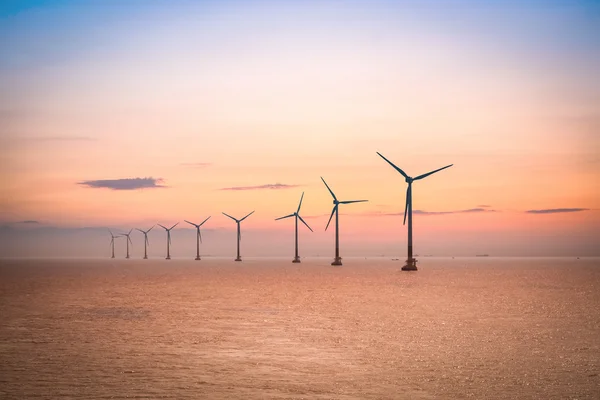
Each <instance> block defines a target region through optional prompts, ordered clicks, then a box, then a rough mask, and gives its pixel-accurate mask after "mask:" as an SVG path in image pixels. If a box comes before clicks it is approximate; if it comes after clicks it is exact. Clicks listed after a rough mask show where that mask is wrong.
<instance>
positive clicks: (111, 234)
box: [107, 228, 115, 236]
mask: <svg viewBox="0 0 600 400" xmlns="http://www.w3.org/2000/svg"><path fill="white" fill-rule="evenodd" d="M107 229H108V228H107ZM108 231H109V232H110V236H115V235H113V233H112V231H111V230H110V229H108Z"/></svg>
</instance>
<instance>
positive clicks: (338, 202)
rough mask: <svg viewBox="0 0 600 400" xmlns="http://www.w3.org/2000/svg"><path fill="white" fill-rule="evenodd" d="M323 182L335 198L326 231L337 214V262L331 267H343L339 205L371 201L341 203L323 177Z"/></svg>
mask: <svg viewBox="0 0 600 400" xmlns="http://www.w3.org/2000/svg"><path fill="white" fill-rule="evenodd" d="M321 180H322V181H323V183H324V184H325V186H327V190H329V193H331V196H332V197H333V210H331V215H330V216H329V221H327V226H326V227H325V230H327V228H329V223H330V222H331V218H333V214H335V260H333V262H332V263H331V265H342V258H341V257H340V225H339V218H338V208H339V205H340V204H350V203H362V202H365V201H369V200H346V201H339V200H338V199H337V197H335V194H333V191H332V190H331V188H330V187H329V185H328V184H327V182H325V179H323V177H321Z"/></svg>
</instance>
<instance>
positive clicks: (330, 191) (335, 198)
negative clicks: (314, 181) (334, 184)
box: [321, 177, 337, 200]
mask: <svg viewBox="0 0 600 400" xmlns="http://www.w3.org/2000/svg"><path fill="white" fill-rule="evenodd" d="M321 180H322V181H323V183H324V184H325V186H327V190H329V193H331V195H332V196H333V199H334V200H337V197H335V194H333V191H332V190H331V188H330V187H329V185H328V184H327V182H325V179H323V177H321Z"/></svg>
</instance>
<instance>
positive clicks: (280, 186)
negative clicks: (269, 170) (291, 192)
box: [219, 183, 300, 190]
mask: <svg viewBox="0 0 600 400" xmlns="http://www.w3.org/2000/svg"><path fill="white" fill-rule="evenodd" d="M298 186H300V185H286V184H283V183H268V184H266V185H259V186H234V187H228V188H221V189H219V190H261V189H291V188H295V187H298Z"/></svg>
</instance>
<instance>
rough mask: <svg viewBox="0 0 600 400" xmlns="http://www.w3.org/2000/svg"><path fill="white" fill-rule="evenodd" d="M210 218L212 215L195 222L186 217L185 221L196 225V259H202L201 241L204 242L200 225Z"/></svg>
mask: <svg viewBox="0 0 600 400" xmlns="http://www.w3.org/2000/svg"><path fill="white" fill-rule="evenodd" d="M209 218H210V217H208V218H206V219H205V220H204V221H202V223H200V224H195V223H193V222H190V221H188V220H187V219H184V221H185V222H187V223H188V224H190V225H194V226H195V227H196V260H200V242H202V235H201V234H200V227H201V226H202V225H204V223H205V222H206V221H208V219H209Z"/></svg>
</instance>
